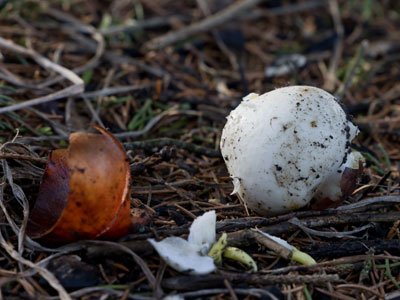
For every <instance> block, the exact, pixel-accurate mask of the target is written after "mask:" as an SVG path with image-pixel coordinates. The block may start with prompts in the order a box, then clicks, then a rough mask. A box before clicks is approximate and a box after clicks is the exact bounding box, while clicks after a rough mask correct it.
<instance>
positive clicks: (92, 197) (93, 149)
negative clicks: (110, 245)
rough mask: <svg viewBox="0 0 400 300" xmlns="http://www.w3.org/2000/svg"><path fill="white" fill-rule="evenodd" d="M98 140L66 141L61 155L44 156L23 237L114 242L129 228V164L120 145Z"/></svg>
mask: <svg viewBox="0 0 400 300" xmlns="http://www.w3.org/2000/svg"><path fill="white" fill-rule="evenodd" d="M93 127H94V128H96V129H97V130H98V131H100V132H101V134H92V133H84V132H77V133H73V134H71V135H70V145H69V148H68V149H67V150H55V151H53V153H52V154H50V156H49V160H48V163H47V166H46V170H45V174H44V176H43V180H42V183H41V185H40V190H39V195H38V198H37V201H36V204H35V206H34V208H33V209H32V211H31V214H30V219H29V222H28V228H27V232H28V235H30V236H31V237H32V238H45V239H46V240H50V241H55V242H70V241H75V240H81V239H95V238H97V237H100V236H101V235H103V236H105V235H106V233H107V237H108V238H117V237H120V236H123V235H125V234H127V233H128V232H129V230H130V227H131V217H130V199H129V193H128V185H129V179H130V171H129V164H128V162H127V157H126V153H125V150H124V148H123V147H122V145H121V144H120V143H119V142H118V141H117V140H116V139H115V137H113V136H112V135H111V134H110V133H109V132H107V131H106V130H105V129H103V128H101V127H98V126H93Z"/></svg>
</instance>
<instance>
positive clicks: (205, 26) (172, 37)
mask: <svg viewBox="0 0 400 300" xmlns="http://www.w3.org/2000/svg"><path fill="white" fill-rule="evenodd" d="M262 1H263V0H239V1H237V2H235V3H233V4H232V5H230V6H228V7H227V8H225V9H223V10H221V11H219V12H218V13H216V14H215V15H212V16H210V17H207V18H205V19H204V20H202V21H200V22H198V23H194V24H192V25H190V26H187V27H185V28H183V29H181V30H178V31H172V32H169V33H167V34H166V35H163V36H160V37H157V38H155V39H153V40H151V41H149V42H147V43H146V44H145V45H144V47H145V48H146V49H149V50H155V49H159V48H164V47H166V46H168V45H171V44H174V43H176V42H179V41H182V40H184V39H187V38H189V37H192V36H194V35H196V34H199V33H202V32H205V31H208V30H210V29H213V28H215V27H217V26H219V25H221V24H224V23H226V22H228V21H229V20H232V19H234V18H236V17H237V16H239V15H240V14H242V13H243V12H244V11H246V10H248V9H249V8H251V7H253V6H255V5H257V4H259V3H260V2H262Z"/></svg>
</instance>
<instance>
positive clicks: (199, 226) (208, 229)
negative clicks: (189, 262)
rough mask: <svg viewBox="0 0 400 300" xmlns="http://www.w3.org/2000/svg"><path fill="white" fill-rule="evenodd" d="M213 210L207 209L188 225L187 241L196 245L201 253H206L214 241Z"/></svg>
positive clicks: (215, 218) (214, 220)
mask: <svg viewBox="0 0 400 300" xmlns="http://www.w3.org/2000/svg"><path fill="white" fill-rule="evenodd" d="M216 220H217V217H216V215H215V211H214V210H212V211H209V212H206V213H205V214H203V215H202V216H200V217H198V218H197V219H196V220H194V221H193V223H192V226H190V233H189V237H188V241H189V243H190V244H192V245H196V246H197V247H198V250H199V251H200V253H201V254H203V255H206V254H207V253H208V251H209V250H210V248H211V246H212V245H213V244H214V242H215V226H216Z"/></svg>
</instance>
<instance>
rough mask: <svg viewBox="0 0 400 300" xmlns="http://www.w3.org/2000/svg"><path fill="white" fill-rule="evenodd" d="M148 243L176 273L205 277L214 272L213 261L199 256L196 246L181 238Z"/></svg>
mask: <svg viewBox="0 0 400 300" xmlns="http://www.w3.org/2000/svg"><path fill="white" fill-rule="evenodd" d="M214 214H215V212H214ZM192 226H193V225H192ZM214 228H215V227H214ZM214 235H215V229H214ZM148 241H149V242H150V243H151V244H152V245H153V247H154V248H155V249H156V251H157V252H158V254H159V255H160V256H161V257H162V258H163V259H164V260H165V262H166V263H167V264H168V265H169V266H170V267H171V268H173V269H175V270H176V271H178V272H185V273H189V274H192V275H205V274H208V273H211V272H212V271H214V270H215V265H214V260H213V259H212V258H211V257H209V256H202V255H200V253H199V252H198V247H197V246H195V245H193V244H191V243H189V242H188V241H186V240H184V239H182V238H179V237H168V238H166V239H164V240H162V241H160V242H156V241H155V240H154V239H148Z"/></svg>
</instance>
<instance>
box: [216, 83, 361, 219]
mask: <svg viewBox="0 0 400 300" xmlns="http://www.w3.org/2000/svg"><path fill="white" fill-rule="evenodd" d="M227 119H228V120H227V123H226V125H225V127H224V129H223V131H222V137H221V145H220V146H221V152H222V156H223V158H224V160H225V163H226V166H227V168H228V171H229V173H230V175H231V177H232V178H233V183H234V193H237V194H238V196H239V197H240V198H241V199H242V200H243V201H244V202H245V203H246V204H247V206H248V207H249V208H251V209H252V210H254V211H255V212H256V213H258V214H261V215H276V214H280V213H285V212H288V211H291V210H294V209H297V208H301V207H303V206H305V205H306V204H308V203H309V202H310V201H311V199H312V198H316V199H317V200H318V199H320V200H322V199H323V198H329V199H330V200H332V201H338V200H341V190H340V179H341V174H342V172H343V171H344V169H345V168H346V167H347V168H355V169H358V165H359V164H358V162H359V161H360V160H361V161H363V160H362V157H361V155H360V154H359V153H358V154H353V153H352V154H350V153H351V150H350V142H351V141H352V140H353V138H354V137H355V136H356V135H357V133H358V129H357V127H356V126H355V125H353V124H352V123H351V121H350V120H349V119H348V117H347V115H346V113H345V112H344V111H343V109H342V107H341V106H340V105H339V104H338V102H337V101H336V100H335V98H334V97H333V96H332V95H331V94H329V93H327V92H325V91H324V90H321V89H319V88H315V87H311V86H291V87H284V88H279V89H276V90H274V91H271V92H268V93H266V94H263V95H257V94H254V93H252V94H250V95H248V96H247V97H245V98H243V101H242V102H241V103H240V105H239V106H238V107H237V108H236V109H234V110H233V111H232V112H231V113H230V114H229V116H228V118H227ZM349 154H350V155H349Z"/></svg>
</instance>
